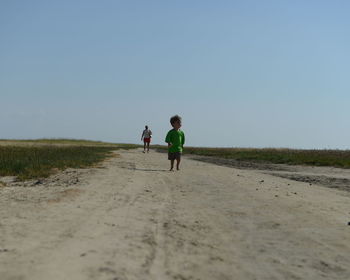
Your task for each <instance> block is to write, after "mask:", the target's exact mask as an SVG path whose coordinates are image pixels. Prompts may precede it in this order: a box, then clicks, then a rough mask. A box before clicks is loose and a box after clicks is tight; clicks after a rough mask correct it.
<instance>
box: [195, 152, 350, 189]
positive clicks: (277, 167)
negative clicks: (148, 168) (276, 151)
mask: <svg viewBox="0 0 350 280" xmlns="http://www.w3.org/2000/svg"><path fill="white" fill-rule="evenodd" d="M188 157H190V158H191V159H194V160H198V161H202V162H208V163H213V164H217V165H221V166H228V167H233V168H237V169H246V170H260V171H263V173H265V174H270V175H273V176H277V177H281V178H286V179H290V180H294V181H298V182H305V183H309V184H310V185H322V186H324V187H328V188H333V189H338V190H342V191H347V192H350V170H349V169H342V168H334V167H317V166H301V165H286V164H272V163H266V162H257V161H242V160H235V159H224V158H217V157H205V156H196V155H195V156H193V155H191V156H188Z"/></svg>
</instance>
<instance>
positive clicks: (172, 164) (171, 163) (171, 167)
mask: <svg viewBox="0 0 350 280" xmlns="http://www.w3.org/2000/svg"><path fill="white" fill-rule="evenodd" d="M173 169H174V160H173V159H172V160H170V170H169V171H173Z"/></svg>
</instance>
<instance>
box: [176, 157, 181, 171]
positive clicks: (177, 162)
mask: <svg viewBox="0 0 350 280" xmlns="http://www.w3.org/2000/svg"><path fill="white" fill-rule="evenodd" d="M180 161H181V159H180V158H178V159H176V170H180Z"/></svg>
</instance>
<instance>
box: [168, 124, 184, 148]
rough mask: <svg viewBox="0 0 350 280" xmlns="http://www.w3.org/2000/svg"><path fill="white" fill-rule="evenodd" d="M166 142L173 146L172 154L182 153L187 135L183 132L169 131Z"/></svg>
mask: <svg viewBox="0 0 350 280" xmlns="http://www.w3.org/2000/svg"><path fill="white" fill-rule="evenodd" d="M165 142H167V143H170V144H172V146H171V147H170V148H169V152H170V153H176V152H182V146H183V145H184V144H185V133H183V131H182V130H176V129H172V130H169V132H168V134H167V135H166V137H165Z"/></svg>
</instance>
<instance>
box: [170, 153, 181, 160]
mask: <svg viewBox="0 0 350 280" xmlns="http://www.w3.org/2000/svg"><path fill="white" fill-rule="evenodd" d="M175 159H177V160H179V159H181V152H175V153H169V152H168V160H175Z"/></svg>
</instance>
